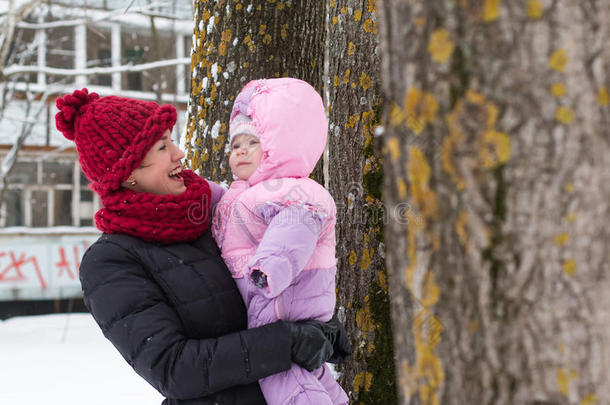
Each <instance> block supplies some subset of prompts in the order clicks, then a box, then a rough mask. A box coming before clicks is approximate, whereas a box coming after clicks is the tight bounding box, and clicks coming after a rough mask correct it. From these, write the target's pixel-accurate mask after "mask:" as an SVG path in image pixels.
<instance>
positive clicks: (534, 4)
mask: <svg viewBox="0 0 610 405" xmlns="http://www.w3.org/2000/svg"><path fill="white" fill-rule="evenodd" d="M543 11H544V7H542V3H541V2H540V0H529V1H528V3H527V15H528V16H529V17H530V18H531V19H533V20H538V19H540V17H542V12H543Z"/></svg>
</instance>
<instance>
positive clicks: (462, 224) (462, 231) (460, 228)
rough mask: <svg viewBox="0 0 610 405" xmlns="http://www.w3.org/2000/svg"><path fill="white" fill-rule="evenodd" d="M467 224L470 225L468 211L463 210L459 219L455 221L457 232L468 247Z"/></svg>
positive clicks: (461, 241)
mask: <svg viewBox="0 0 610 405" xmlns="http://www.w3.org/2000/svg"><path fill="white" fill-rule="evenodd" d="M466 225H468V213H467V212H466V211H461V212H460V215H458V218H457V221H456V222H455V232H456V233H457V235H458V238H459V240H460V243H461V244H462V246H464V247H465V248H468V233H467V231H466Z"/></svg>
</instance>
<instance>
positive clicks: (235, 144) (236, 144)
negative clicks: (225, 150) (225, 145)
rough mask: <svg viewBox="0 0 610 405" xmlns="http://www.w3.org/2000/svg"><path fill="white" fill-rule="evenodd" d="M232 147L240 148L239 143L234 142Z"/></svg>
mask: <svg viewBox="0 0 610 405" xmlns="http://www.w3.org/2000/svg"><path fill="white" fill-rule="evenodd" d="M231 149H239V144H238V143H234V144H233V146H231Z"/></svg>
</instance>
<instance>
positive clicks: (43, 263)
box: [0, 235, 97, 300]
mask: <svg viewBox="0 0 610 405" xmlns="http://www.w3.org/2000/svg"><path fill="white" fill-rule="evenodd" d="M96 239H97V237H96V236H90V235H80V236H79V235H69V236H50V235H27V236H13V237H10V238H8V237H6V236H4V235H2V237H0V300H1V299H5V300H6V299H49V298H66V297H68V296H74V295H76V294H78V293H79V292H80V282H79V278H78V275H79V274H78V270H79V267H80V261H81V258H82V256H83V254H84V253H85V251H86V250H87V248H88V247H89V246H90V245H91V244H92V243H93V242H94V241H95V240H96Z"/></svg>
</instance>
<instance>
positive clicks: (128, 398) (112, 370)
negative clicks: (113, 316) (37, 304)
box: [0, 314, 163, 405]
mask: <svg viewBox="0 0 610 405" xmlns="http://www.w3.org/2000/svg"><path fill="white" fill-rule="evenodd" d="M162 400H163V397H162V396H161V395H160V394H159V393H157V391H155V390H154V389H153V388H152V387H150V386H149V385H148V383H146V382H145V381H144V380H143V379H142V378H140V377H139V376H138V375H137V374H136V373H135V372H134V371H133V370H132V369H131V367H129V365H128V364H127V363H126V362H125V361H124V360H123V358H122V357H121V356H120V354H119V353H118V352H117V351H116V349H115V348H114V347H113V346H112V344H111V343H110V342H109V341H107V340H106V339H105V338H104V336H103V335H102V332H101V331H100V330H99V328H98V326H97V325H96V324H95V322H94V321H93V318H92V317H91V315H89V314H70V315H65V314H58V315H42V316H28V317H16V318H10V319H7V320H6V321H0V404H2V405H43V404H44V405H59V404H61V405H82V404H88V405H97V404H99V405H102V404H104V405H106V404H116V405H134V404H138V405H159V404H160V403H161V401H162Z"/></svg>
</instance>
